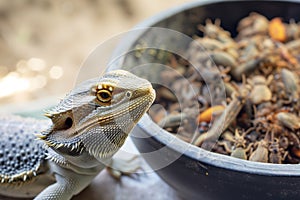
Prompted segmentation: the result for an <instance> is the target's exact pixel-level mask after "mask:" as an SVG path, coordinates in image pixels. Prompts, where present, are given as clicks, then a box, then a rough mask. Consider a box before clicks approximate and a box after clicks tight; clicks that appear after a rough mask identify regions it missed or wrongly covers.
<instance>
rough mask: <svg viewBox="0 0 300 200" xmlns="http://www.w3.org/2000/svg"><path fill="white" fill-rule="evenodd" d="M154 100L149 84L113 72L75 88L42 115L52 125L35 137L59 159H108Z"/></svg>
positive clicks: (127, 74)
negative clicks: (58, 155) (87, 157)
mask: <svg viewBox="0 0 300 200" xmlns="http://www.w3.org/2000/svg"><path fill="white" fill-rule="evenodd" d="M154 99H155V92H154V89H153V88H152V86H151V84H150V82H148V81H147V80H145V79H142V78H139V77H137V76H135V75H133V74H131V73H130V72H127V71H123V70H116V71H111V72H108V73H106V74H105V75H104V76H103V77H101V78H100V79H99V78H98V79H92V80H89V81H86V82H84V83H82V84H80V85H78V86H77V87H76V88H75V89H74V90H72V91H71V92H70V93H69V94H68V95H67V96H66V97H65V98H64V99H62V100H61V102H60V103H59V104H58V105H57V106H56V107H54V108H53V109H51V110H50V111H48V112H47V113H46V114H45V115H46V116H47V117H49V118H50V119H51V120H52V122H53V123H52V126H51V127H50V128H49V129H48V130H46V131H45V132H43V133H42V134H41V135H40V136H39V138H40V139H42V140H44V141H45V143H46V144H47V145H48V146H50V147H51V148H52V149H54V150H55V151H56V152H58V153H59V154H61V155H63V156H67V157H73V158H74V159H76V157H77V158H80V156H82V155H83V154H88V155H90V156H92V157H94V158H96V159H102V158H106V157H110V156H112V155H113V154H114V153H115V152H116V151H118V150H119V148H120V147H121V146H122V145H123V143H124V141H125V139H126V138H127V136H128V133H129V132H130V131H131V129H132V128H133V127H134V126H135V124H136V123H137V122H138V120H139V119H140V118H141V117H142V115H143V114H144V113H145V112H146V111H147V110H148V109H149V107H150V106H151V104H152V103H153V101H154Z"/></svg>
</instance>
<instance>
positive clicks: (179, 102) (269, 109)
mask: <svg viewBox="0 0 300 200" xmlns="http://www.w3.org/2000/svg"><path fill="white" fill-rule="evenodd" d="M198 29H199V31H200V32H201V33H202V35H201V36H195V40H194V41H193V42H192V43H191V44H190V46H189V48H188V51H187V59H186V60H185V59H182V58H181V57H179V56H177V55H171V56H170V58H169V66H170V67H171V68H172V69H176V73H175V72H172V71H168V70H165V71H162V72H161V73H160V77H161V80H164V81H165V82H164V86H165V87H158V88H157V96H158V97H157V99H156V102H157V103H159V104H161V105H162V107H164V109H163V108H162V107H157V109H156V110H153V111H152V112H150V115H151V116H152V118H153V120H154V121H155V122H157V123H158V124H159V125H160V126H161V127H162V128H164V129H166V130H167V131H169V132H171V133H174V134H176V136H177V137H179V138H180V139H182V140H184V141H186V142H189V143H192V144H194V145H196V146H199V147H201V148H204V149H207V150H212V151H213V152H216V153H221V154H225V155H228V156H233V157H237V158H240V159H246V160H251V161H256V162H269V163H277V164H281V163H283V164H298V163H300V142H299V138H300V101H299V95H300V89H299V87H300V86H299V76H300V64H299V62H300V25H299V24H297V23H296V22H294V21H293V20H290V21H289V22H288V23H285V22H283V21H282V20H281V19H280V18H273V19H270V20H269V19H267V18H266V17H264V16H262V15H260V14H258V13H250V15H249V16H247V17H245V18H243V19H241V20H240V22H239V23H238V26H237V31H238V34H237V36H236V37H234V38H233V37H232V36H231V34H230V33H229V32H228V31H226V30H224V29H223V28H222V27H221V21H220V20H215V21H214V22H212V21H211V20H207V21H206V23H205V25H199V26H198ZM203 50H205V51H203ZM182 77H185V78H182ZM218 77H219V79H220V81H217V80H218ZM174 94H175V95H174Z"/></svg>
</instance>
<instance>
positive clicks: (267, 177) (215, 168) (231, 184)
mask: <svg viewBox="0 0 300 200" xmlns="http://www.w3.org/2000/svg"><path fill="white" fill-rule="evenodd" d="M254 11H255V12H258V13H260V14H263V15H265V16H266V17H267V18H269V19H270V18H273V17H281V18H282V19H283V20H285V21H288V20H289V19H291V18H293V19H295V20H296V21H300V2H299V1H298V2H297V1H198V2H193V3H190V4H187V5H184V6H181V7H178V8H175V9H173V10H169V11H166V12H164V13H161V14H160V15H158V16H154V17H153V18H151V19H149V20H148V21H145V22H144V23H142V24H140V25H139V26H138V27H149V26H151V27H163V28H170V29H173V30H176V31H179V32H182V33H185V34H187V35H189V36H192V35H193V34H195V33H196V32H197V30H196V25H197V24H199V23H204V22H205V19H207V18H211V19H216V18H219V19H221V21H222V27H224V28H225V29H226V30H229V31H231V33H232V34H233V35H235V34H236V30H235V29H236V25H237V23H238V21H239V20H240V19H241V18H243V17H245V16H247V15H249V13H250V12H254ZM147 34H148V31H147V30H145V31H141V32H139V33H138V34H136V33H133V34H131V35H130V36H129V37H128V38H126V39H125V40H124V42H123V43H122V44H121V45H119V46H118V48H117V49H116V51H115V56H117V55H120V54H123V53H124V52H125V51H126V50H128V49H132V48H133V47H134V46H135V45H136V44H137V43H138V42H139V41H141V38H143V37H145V35H147ZM144 39H145V38H144ZM146 40H147V39H146ZM178 48H180V47H178ZM151 59H152V58H151ZM151 59H150V58H147V57H145V58H143V59H139V58H137V57H135V56H134V55H133V54H127V55H126V56H125V57H124V59H123V58H122V59H120V60H119V62H115V63H114V64H113V65H112V66H111V67H110V68H109V69H108V70H113V69H117V68H121V66H126V67H128V68H129V69H130V68H131V67H134V66H136V65H140V64H143V63H147V62H153V60H151ZM126 67H125V68H126ZM122 68H124V67H122ZM133 136H134V137H132V139H133V141H134V143H135V144H136V146H137V148H138V149H139V151H140V152H141V153H142V155H143V156H144V158H145V159H146V161H147V162H148V163H149V165H150V166H151V167H152V168H153V169H155V170H157V173H158V175H159V176H160V177H161V178H162V179H163V180H165V181H166V182H167V183H168V184H169V185H171V186H172V187H173V188H174V189H176V190H177V191H178V193H179V194H180V195H181V196H182V197H183V198H185V199H299V198H300V165H292V164H268V163H257V162H251V161H245V160H240V159H236V158H233V157H229V156H225V155H221V154H216V153H212V152H208V151H206V150H203V149H200V148H198V147H195V146H192V145H189V144H188V143H186V142H184V141H181V140H179V139H177V138H175V137H174V136H173V135H171V134H170V133H168V132H166V131H165V130H163V129H161V128H159V127H158V126H157V125H156V124H155V123H154V122H153V121H152V120H151V119H150V117H149V116H148V115H145V116H144V117H143V118H142V119H141V121H140V122H139V123H138V125H137V126H136V128H134V130H133ZM153 192H155V191H153Z"/></svg>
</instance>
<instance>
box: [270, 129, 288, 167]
mask: <svg viewBox="0 0 300 200" xmlns="http://www.w3.org/2000/svg"><path fill="white" fill-rule="evenodd" d="M268 150H269V162H270V163H274V164H281V163H282V161H284V159H285V158H286V156H287V155H288V152H287V151H285V150H284V149H283V148H280V146H279V140H278V138H274V133H273V132H272V133H271V139H270V142H269V148H268Z"/></svg>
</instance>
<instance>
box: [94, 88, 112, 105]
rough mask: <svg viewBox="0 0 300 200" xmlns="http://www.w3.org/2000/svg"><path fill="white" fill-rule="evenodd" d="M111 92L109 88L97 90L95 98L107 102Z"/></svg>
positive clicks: (109, 99)
mask: <svg viewBox="0 0 300 200" xmlns="http://www.w3.org/2000/svg"><path fill="white" fill-rule="evenodd" d="M111 95H112V94H111V92H110V91H109V90H105V89H102V90H99V91H98V92H97V99H98V100H99V101H100V102H102V103H108V102H110V101H111Z"/></svg>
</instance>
